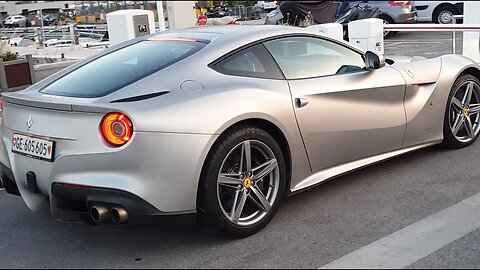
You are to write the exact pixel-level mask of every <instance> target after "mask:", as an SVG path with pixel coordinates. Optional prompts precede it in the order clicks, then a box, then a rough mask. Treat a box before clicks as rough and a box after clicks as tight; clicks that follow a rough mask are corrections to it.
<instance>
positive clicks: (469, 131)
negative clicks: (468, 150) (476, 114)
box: [465, 116, 474, 138]
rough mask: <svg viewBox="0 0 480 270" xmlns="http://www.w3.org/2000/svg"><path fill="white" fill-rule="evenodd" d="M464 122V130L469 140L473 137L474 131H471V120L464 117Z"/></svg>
mask: <svg viewBox="0 0 480 270" xmlns="http://www.w3.org/2000/svg"><path fill="white" fill-rule="evenodd" d="M465 119H466V121H465V129H466V130H467V133H468V136H469V137H470V138H473V136H474V131H473V125H472V120H471V119H470V117H468V116H467V117H465Z"/></svg>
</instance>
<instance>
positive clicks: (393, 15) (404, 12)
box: [265, 0, 417, 37]
mask: <svg viewBox="0 0 480 270" xmlns="http://www.w3.org/2000/svg"><path fill="white" fill-rule="evenodd" d="M318 2H319V3H320V2H322V1H318ZM344 2H346V3H349V4H350V6H352V7H353V6H355V5H356V4H357V3H360V4H359V6H360V7H363V6H369V7H372V8H378V9H379V10H380V12H381V13H380V14H379V16H378V18H380V19H382V20H383V21H384V23H385V24H393V23H402V24H403V23H415V22H416V21H417V10H416V9H415V6H414V4H413V2H412V1H367V2H366V3H363V2H362V1H357V0H351V1H344ZM344 8H345V6H339V10H338V11H337V16H336V17H337V18H338V16H339V15H338V14H340V13H342V12H341V11H340V10H341V9H342V10H343V9H344ZM283 17H284V16H283V15H282V13H281V11H280V9H279V8H277V9H275V10H273V11H272V12H270V13H269V14H267V17H266V19H265V24H267V25H270V24H278V22H280V21H282V19H283ZM392 34H394V32H387V31H386V32H385V37H390V36H391V35H392Z"/></svg>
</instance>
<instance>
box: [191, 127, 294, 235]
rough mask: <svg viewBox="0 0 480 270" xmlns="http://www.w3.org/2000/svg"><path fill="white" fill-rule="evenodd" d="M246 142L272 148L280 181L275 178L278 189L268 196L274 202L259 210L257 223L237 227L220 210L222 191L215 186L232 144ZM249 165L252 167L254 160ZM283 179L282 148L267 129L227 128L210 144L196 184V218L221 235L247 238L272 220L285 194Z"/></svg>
mask: <svg viewBox="0 0 480 270" xmlns="http://www.w3.org/2000/svg"><path fill="white" fill-rule="evenodd" d="M246 141H257V142H260V143H262V144H264V145H266V146H268V148H269V149H271V152H272V153H273V154H274V157H275V159H276V161H277V167H276V168H278V171H276V172H277V173H278V174H277V175H279V181H278V189H277V192H276V193H274V192H272V193H271V194H276V195H272V197H271V198H272V202H273V204H271V208H270V210H269V211H266V212H265V211H264V212H261V211H259V213H264V214H263V216H261V219H260V220H258V222H256V223H253V224H250V225H242V226H240V225H238V224H235V223H234V222H233V221H230V220H229V219H228V218H227V217H226V216H225V214H224V210H223V209H224V208H223V207H224V205H222V202H221V198H222V197H221V196H222V195H221V194H220V192H221V191H220V189H219V187H218V186H217V185H218V177H219V174H220V173H221V170H222V169H223V167H222V166H223V163H224V162H225V161H226V160H227V159H228V157H229V155H230V154H229V153H232V151H233V150H234V149H236V148H235V147H238V145H240V144H242V143H244V142H246ZM251 149H252V154H251V156H252V157H253V156H254V153H253V149H254V148H253V147H252V148H251ZM242 151H243V148H242ZM262 163H263V162H262ZM240 166H241V165H240ZM251 167H252V168H254V166H253V162H252V166H251ZM275 170H277V169H275ZM269 175H270V174H269ZM264 178H265V177H262V180H261V181H257V184H258V185H260V184H262V185H264V186H265V184H264V183H263V181H264ZM252 179H253V177H252ZM270 179H272V178H270ZM286 179H287V174H286V165H285V160H284V157H283V154H282V150H281V148H280V146H279V145H278V143H277V142H276V141H275V139H274V138H273V137H272V136H271V135H270V134H268V133H267V132H266V131H264V130H262V129H260V128H257V127H253V126H239V127H236V128H233V129H232V130H230V131H227V132H226V133H225V134H222V135H221V136H220V137H219V139H218V140H217V142H216V143H215V144H214V145H213V147H212V149H211V151H210V153H209V155H208V157H207V159H206V161H205V164H204V166H203V170H202V176H201V179H200V184H199V191H198V200H197V205H198V214H199V221H200V223H201V225H204V226H206V227H207V228H214V229H216V231H217V232H220V233H222V234H223V235H226V236H229V237H234V238H240V237H247V236H250V235H252V234H255V233H256V232H258V231H260V230H261V229H263V228H264V227H265V226H266V225H267V224H268V223H269V222H270V221H271V219H272V218H273V216H274V214H275V212H276V211H277V209H278V207H279V205H280V203H281V201H282V200H283V197H284V196H285V185H286ZM252 181H253V180H252ZM270 181H271V180H270ZM270 183H271V182H270ZM268 186H269V187H268V189H270V188H271V184H270V185H268ZM240 187H241V188H242V190H243V189H247V188H246V187H244V186H241V185H239V186H238V188H239V189H240ZM225 189H226V188H225ZM252 189H253V184H252ZM239 193H240V191H239ZM217 194H218V195H217ZM252 194H253V190H252ZM248 196H250V195H248ZM265 197H267V196H265ZM248 198H250V197H248ZM247 200H248V199H247ZM249 201H250V202H249V203H250V204H252V205H253V201H252V199H251V198H250V200H249ZM233 204H235V203H233ZM233 204H232V205H233ZM232 207H235V206H232ZM244 208H245V209H246V208H247V206H246V204H245V207H242V209H244ZM232 212H233V210H232ZM240 213H243V210H241V211H240ZM265 213H266V214H265ZM247 215H248V213H247Z"/></svg>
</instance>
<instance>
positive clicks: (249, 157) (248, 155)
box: [242, 141, 252, 173]
mask: <svg viewBox="0 0 480 270" xmlns="http://www.w3.org/2000/svg"><path fill="white" fill-rule="evenodd" d="M242 147H243V150H244V151H245V154H244V156H245V166H246V168H245V172H246V173H249V172H251V171H252V148H251V146H250V141H246V142H244V143H243V146H242Z"/></svg>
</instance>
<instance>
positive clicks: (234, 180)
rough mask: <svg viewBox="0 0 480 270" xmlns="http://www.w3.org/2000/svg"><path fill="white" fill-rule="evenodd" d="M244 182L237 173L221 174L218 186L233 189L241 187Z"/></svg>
mask: <svg viewBox="0 0 480 270" xmlns="http://www.w3.org/2000/svg"><path fill="white" fill-rule="evenodd" d="M242 183H243V182H242V180H241V179H240V174H236V173H221V174H220V175H219V176H218V184H219V185H222V186H228V187H232V185H234V186H238V185H241V184H242Z"/></svg>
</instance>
